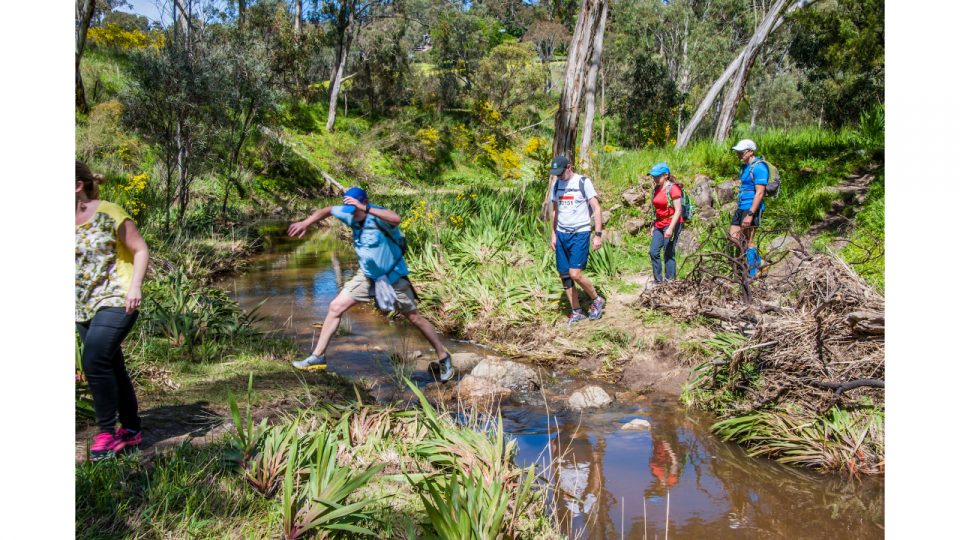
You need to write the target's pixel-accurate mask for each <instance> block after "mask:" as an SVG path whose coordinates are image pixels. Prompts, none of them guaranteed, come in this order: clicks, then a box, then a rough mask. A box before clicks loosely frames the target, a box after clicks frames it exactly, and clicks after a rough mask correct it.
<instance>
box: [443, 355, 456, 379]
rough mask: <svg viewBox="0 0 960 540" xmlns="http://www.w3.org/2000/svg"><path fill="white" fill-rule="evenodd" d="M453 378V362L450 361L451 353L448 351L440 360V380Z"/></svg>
mask: <svg viewBox="0 0 960 540" xmlns="http://www.w3.org/2000/svg"><path fill="white" fill-rule="evenodd" d="M452 378H453V363H452V362H451V361H450V353H447V355H446V356H444V357H443V360H441V361H440V382H447V381H449V380H450V379H452Z"/></svg>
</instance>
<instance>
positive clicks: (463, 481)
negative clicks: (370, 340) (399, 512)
mask: <svg viewBox="0 0 960 540" xmlns="http://www.w3.org/2000/svg"><path fill="white" fill-rule="evenodd" d="M407 385H408V386H409V387H410V389H411V390H413V392H414V393H415V394H416V396H417V398H418V399H419V400H420V407H421V409H422V414H423V424H424V426H425V427H426V428H427V432H428V434H427V436H426V437H425V438H424V439H423V441H422V442H420V443H419V444H418V445H416V446H415V447H414V448H413V450H412V454H413V455H416V456H420V457H422V458H424V459H426V461H427V462H429V463H430V464H431V465H433V466H434V467H435V468H437V469H439V473H440V474H434V475H429V476H426V477H424V479H423V480H422V481H421V482H419V483H417V485H418V488H419V492H420V498H421V500H422V501H423V505H424V508H425V509H426V512H427V515H428V517H429V519H430V523H431V525H433V527H434V529H435V532H436V534H437V538H456V539H463V540H471V539H477V540H481V539H493V538H512V537H514V535H515V532H516V531H517V528H518V526H519V525H520V520H521V517H523V516H525V515H526V514H527V513H528V512H529V511H531V510H533V509H534V508H535V505H536V503H537V497H536V496H535V493H536V492H535V491H534V489H533V485H534V479H535V476H536V473H535V471H534V467H533V466H532V465H531V466H529V467H527V468H524V469H518V468H516V466H515V465H513V460H514V458H515V456H516V451H517V442H516V441H515V440H513V439H510V440H507V439H505V438H504V433H503V421H502V419H501V418H499V417H498V418H497V419H496V422H495V426H494V427H493V429H492V430H490V431H492V433H490V431H487V430H472V429H459V430H458V429H453V424H452V422H451V421H450V420H448V419H447V418H444V417H442V416H440V415H439V414H438V413H437V411H436V410H435V409H434V408H433V407H432V406H431V405H430V402H429V401H428V400H427V398H426V397H425V396H424V395H423V393H422V392H421V391H420V389H418V388H417V387H416V385H414V384H413V383H411V382H410V381H409V380H408V381H407ZM477 421H478V420H477V417H476V416H473V417H471V420H470V422H471V423H474V424H475V423H477ZM488 427H489V426H488ZM407 478H408V479H409V480H410V481H411V482H412V483H416V482H415V480H413V479H412V478H411V477H410V476H408V477H407Z"/></svg>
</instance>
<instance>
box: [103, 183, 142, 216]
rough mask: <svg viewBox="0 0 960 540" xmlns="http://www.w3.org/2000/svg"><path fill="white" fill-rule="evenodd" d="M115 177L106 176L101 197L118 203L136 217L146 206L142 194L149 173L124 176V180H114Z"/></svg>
mask: <svg viewBox="0 0 960 540" xmlns="http://www.w3.org/2000/svg"><path fill="white" fill-rule="evenodd" d="M115 179H116V177H108V181H107V182H106V183H104V185H103V190H104V193H103V197H104V198H105V199H109V200H110V201H112V202H114V203H116V204H118V205H120V206H121V207H123V208H124V209H126V211H127V212H129V213H130V215H131V216H133V217H134V218H136V217H138V216H139V215H140V213H141V212H143V210H144V209H146V207H147V203H146V201H144V196H145V195H146V190H147V184H148V183H149V181H150V175H148V174H147V173H145V172H144V173H140V174H136V175H129V176H126V177H125V179H124V180H121V181H119V182H118V181H115Z"/></svg>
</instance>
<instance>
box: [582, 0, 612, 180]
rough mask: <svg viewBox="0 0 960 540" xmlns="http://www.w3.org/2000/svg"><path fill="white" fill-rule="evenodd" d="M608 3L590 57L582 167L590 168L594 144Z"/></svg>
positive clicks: (602, 8)
mask: <svg viewBox="0 0 960 540" xmlns="http://www.w3.org/2000/svg"><path fill="white" fill-rule="evenodd" d="M608 5H609V3H608V2H606V1H604V2H603V6H602V7H601V8H600V20H599V21H598V22H597V30H596V32H595V33H594V35H593V47H592V48H593V53H592V54H591V55H590V70H589V71H588V72H587V87H586V96H585V97H586V100H587V102H586V107H585V108H584V111H583V136H582V137H581V139H580V166H581V167H583V168H584V169H589V168H590V145H591V144H592V143H593V119H594V116H595V115H596V110H597V107H596V103H597V73H599V71H600V59H601V56H602V55H603V31H604V28H605V27H606V22H607V6H608Z"/></svg>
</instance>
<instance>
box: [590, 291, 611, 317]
mask: <svg viewBox="0 0 960 540" xmlns="http://www.w3.org/2000/svg"><path fill="white" fill-rule="evenodd" d="M605 305H607V301H606V300H604V299H603V297H602V296H598V297H596V298H595V299H594V300H593V303H592V304H590V316H589V317H588V318H589V319H590V320H591V321H595V320H597V319H599V318H600V316H601V315H603V306H605Z"/></svg>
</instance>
